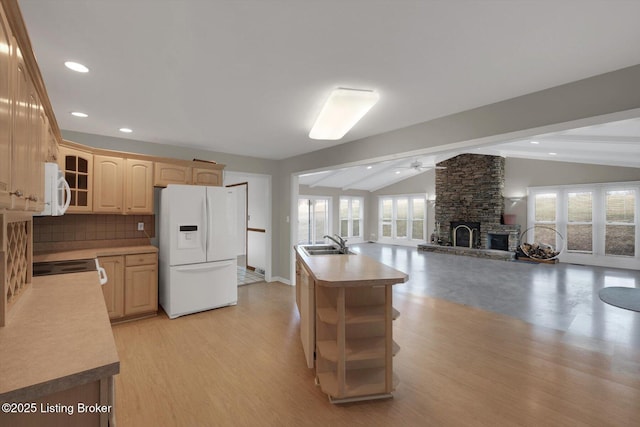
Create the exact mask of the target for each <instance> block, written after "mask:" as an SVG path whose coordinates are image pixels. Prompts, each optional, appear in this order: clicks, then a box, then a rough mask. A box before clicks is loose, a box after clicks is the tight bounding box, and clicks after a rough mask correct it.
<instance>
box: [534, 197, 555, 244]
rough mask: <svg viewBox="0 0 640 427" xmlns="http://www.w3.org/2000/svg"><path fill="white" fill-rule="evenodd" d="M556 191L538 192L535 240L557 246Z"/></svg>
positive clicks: (536, 198)
mask: <svg viewBox="0 0 640 427" xmlns="http://www.w3.org/2000/svg"><path fill="white" fill-rule="evenodd" d="M556 199H557V194H556V193H546V194H544V193H543V194H536V196H535V222H534V224H535V225H536V227H535V228H534V229H533V241H534V242H540V243H546V244H549V245H552V246H557V242H556V233H555V232H554V231H553V230H555V229H556V211H557V209H556Z"/></svg>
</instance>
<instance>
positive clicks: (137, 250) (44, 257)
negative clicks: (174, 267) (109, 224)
mask: <svg viewBox="0 0 640 427" xmlns="http://www.w3.org/2000/svg"><path fill="white" fill-rule="evenodd" d="M157 252H158V248H156V247H155V246H152V245H141V246H114V247H104V248H92V249H75V250H70V251H55V252H34V253H33V262H45V261H67V260H72V259H88V258H97V257H101V256H111V255H130V254H142V253H157Z"/></svg>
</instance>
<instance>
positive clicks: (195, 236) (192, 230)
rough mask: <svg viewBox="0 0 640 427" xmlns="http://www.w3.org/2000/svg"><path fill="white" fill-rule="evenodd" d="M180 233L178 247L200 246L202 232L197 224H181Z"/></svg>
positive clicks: (190, 247)
mask: <svg viewBox="0 0 640 427" xmlns="http://www.w3.org/2000/svg"><path fill="white" fill-rule="evenodd" d="M179 229H180V232H179V233H178V249H194V248H198V247H200V233H199V232H198V226H197V225H181V226H180V227H179Z"/></svg>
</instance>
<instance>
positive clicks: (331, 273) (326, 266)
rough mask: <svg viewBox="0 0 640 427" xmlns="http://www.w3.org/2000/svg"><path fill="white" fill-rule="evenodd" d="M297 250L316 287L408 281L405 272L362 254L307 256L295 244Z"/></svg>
mask: <svg viewBox="0 0 640 427" xmlns="http://www.w3.org/2000/svg"><path fill="white" fill-rule="evenodd" d="M296 252H297V254H298V256H299V258H300V259H301V261H302V262H303V263H304V264H305V266H306V267H307V270H308V271H309V273H311V275H312V276H313V279H314V280H315V281H316V284H317V285H319V286H327V287H355V286H379V285H394V284H398V283H404V282H406V281H407V280H409V276H408V275H407V274H406V273H403V272H402V271H399V270H396V269H394V268H391V267H389V266H388V265H385V264H382V263H380V262H378V261H376V260H374V259H372V258H369V257H368V256H365V255H360V254H348V255H307V254H306V253H305V252H304V251H303V250H302V249H300V248H298V247H296Z"/></svg>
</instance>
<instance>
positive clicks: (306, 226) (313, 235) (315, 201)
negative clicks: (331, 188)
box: [298, 196, 330, 244]
mask: <svg viewBox="0 0 640 427" xmlns="http://www.w3.org/2000/svg"><path fill="white" fill-rule="evenodd" d="M329 208H330V206H329V199H328V198H321V197H317V198H316V197H304V196H302V197H300V198H298V243H307V244H316V243H323V242H324V237H323V236H325V235H327V234H329Z"/></svg>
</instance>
